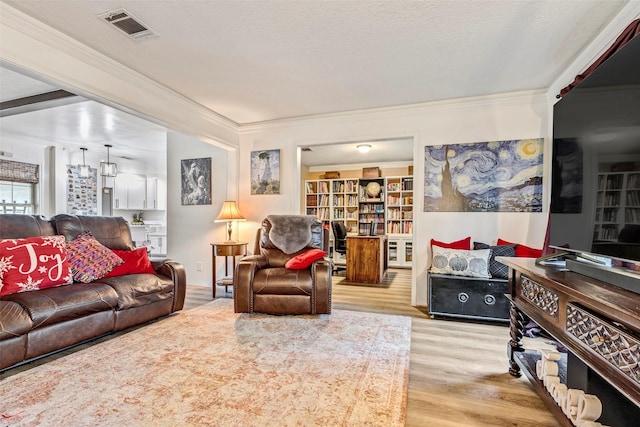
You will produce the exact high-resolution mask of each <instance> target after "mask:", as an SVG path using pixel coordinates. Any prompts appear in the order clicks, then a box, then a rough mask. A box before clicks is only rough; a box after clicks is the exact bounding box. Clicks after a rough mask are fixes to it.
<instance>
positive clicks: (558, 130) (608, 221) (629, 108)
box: [548, 36, 640, 292]
mask: <svg viewBox="0 0 640 427" xmlns="http://www.w3.org/2000/svg"><path fill="white" fill-rule="evenodd" d="M551 178H552V179H551V187H552V189H551V208H550V209H551V212H550V215H549V218H550V222H549V239H548V242H549V246H550V247H551V248H555V249H557V250H565V249H566V250H568V252H570V253H571V254H574V255H575V256H574V257H573V258H574V259H575V258H580V259H581V260H584V259H587V260H588V261H589V260H590V261H593V262H594V263H595V264H596V265H604V266H605V267H606V268H604V269H603V270H604V271H605V273H603V274H605V277H607V278H609V276H607V275H606V274H608V272H609V271H610V270H615V271H613V272H614V273H622V274H623V275H626V273H630V274H631V279H630V280H631V281H632V282H633V281H634V276H637V277H636V278H637V279H638V283H640V276H638V275H637V273H640V36H637V37H635V38H634V39H632V40H631V41H629V42H628V43H627V44H626V45H625V46H624V47H623V48H622V49H621V50H619V51H618V52H616V53H615V54H614V55H613V56H611V57H610V58H609V59H607V60H606V61H605V62H604V63H603V64H601V65H600V66H599V67H598V68H597V69H596V70H595V71H594V72H593V73H592V74H591V75H589V76H587V78H585V79H584V80H583V81H582V82H580V83H579V84H578V85H577V86H576V87H575V88H574V89H573V90H571V91H570V92H569V93H568V94H566V95H565V96H564V97H563V98H562V99H561V100H560V101H558V102H557V103H556V104H555V106H554V110H553V151H552V177H551ZM582 255H584V256H582ZM599 257H601V258H599ZM609 261H611V262H609ZM602 262H604V264H601V263H602ZM588 263H589V262H587V264H588ZM610 264H612V265H613V269H610V268H609V267H608V266H609V265H610ZM567 267H569V262H568V261H567ZM581 273H582V272H581ZM597 278H599V279H600V278H602V277H600V276H597ZM612 280H613V281H615V280H618V279H617V278H614V279H612ZM623 282H626V279H625V278H623ZM614 284H617V283H614ZM623 287H627V286H623ZM633 290H635V289H633ZM636 292H640V288H638V290H636Z"/></svg>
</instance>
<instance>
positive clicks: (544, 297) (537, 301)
mask: <svg viewBox="0 0 640 427" xmlns="http://www.w3.org/2000/svg"><path fill="white" fill-rule="evenodd" d="M520 294H521V295H522V296H523V297H524V298H526V299H528V300H529V301H530V302H531V303H532V304H533V305H535V306H537V307H538V308H540V309H541V310H542V311H544V312H545V313H547V314H548V315H549V316H551V317H555V318H558V295H557V294H556V293H555V292H553V291H550V290H549V289H547V288H545V287H544V286H542V285H540V284H539V283H536V282H534V281H533V280H531V279H529V278H528V277H526V276H523V277H522V287H521V290H520Z"/></svg>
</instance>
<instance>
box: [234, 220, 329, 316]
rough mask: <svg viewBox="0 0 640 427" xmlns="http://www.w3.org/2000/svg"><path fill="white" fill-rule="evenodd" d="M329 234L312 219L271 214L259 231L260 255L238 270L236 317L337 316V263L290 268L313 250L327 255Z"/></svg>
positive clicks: (324, 261) (240, 264) (256, 250)
mask: <svg viewBox="0 0 640 427" xmlns="http://www.w3.org/2000/svg"><path fill="white" fill-rule="evenodd" d="M328 247H329V230H326V229H325V228H324V227H322V223H321V222H320V221H319V220H318V218H316V217H315V216H311V215H269V216H268V217H267V218H265V219H264V220H263V221H262V226H261V228H260V229H258V232H257V235H256V242H255V246H254V251H253V254H254V255H249V256H246V257H244V258H242V259H241V260H240V261H239V262H238V264H237V265H236V271H235V274H234V279H233V293H234V304H235V312H236V313H254V312H258V313H269V314H329V313H331V271H332V268H333V266H332V262H331V261H330V260H328V259H326V258H322V259H319V260H316V261H314V262H313V263H312V264H311V265H310V266H309V267H308V268H305V269H295V270H292V269H289V268H286V267H285V264H286V263H287V261H289V259H291V258H293V257H294V256H297V255H299V254H302V253H304V252H306V251H308V250H310V249H320V250H323V251H327V250H328Z"/></svg>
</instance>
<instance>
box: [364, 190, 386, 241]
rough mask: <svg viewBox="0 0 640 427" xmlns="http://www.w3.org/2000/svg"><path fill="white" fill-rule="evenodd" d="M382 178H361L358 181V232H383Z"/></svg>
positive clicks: (370, 233)
mask: <svg viewBox="0 0 640 427" xmlns="http://www.w3.org/2000/svg"><path fill="white" fill-rule="evenodd" d="M384 189H385V183H384V178H362V179H360V180H359V181H358V202H359V211H358V234H363V235H370V236H373V235H380V234H385V231H384V224H385V212H384V197H385V193H384Z"/></svg>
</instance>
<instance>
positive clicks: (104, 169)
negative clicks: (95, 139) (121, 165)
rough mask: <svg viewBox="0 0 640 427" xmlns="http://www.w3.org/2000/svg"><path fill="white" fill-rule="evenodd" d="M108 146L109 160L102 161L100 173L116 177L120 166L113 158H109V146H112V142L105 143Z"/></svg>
mask: <svg viewBox="0 0 640 427" xmlns="http://www.w3.org/2000/svg"><path fill="white" fill-rule="evenodd" d="M104 146H105V147H107V161H106V162H100V175H102V176H109V177H114V176H116V175H118V166H117V165H116V164H115V163H111V161H110V160H111V159H110V158H109V148H111V147H112V145H110V144H104Z"/></svg>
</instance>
